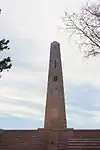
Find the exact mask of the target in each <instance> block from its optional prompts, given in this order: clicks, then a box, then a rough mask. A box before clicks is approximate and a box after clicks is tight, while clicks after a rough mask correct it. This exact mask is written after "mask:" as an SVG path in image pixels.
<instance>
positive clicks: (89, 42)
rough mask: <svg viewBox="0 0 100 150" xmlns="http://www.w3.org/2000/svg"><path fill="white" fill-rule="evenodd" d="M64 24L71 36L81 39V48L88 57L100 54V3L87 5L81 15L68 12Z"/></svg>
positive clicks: (82, 9)
mask: <svg viewBox="0 0 100 150" xmlns="http://www.w3.org/2000/svg"><path fill="white" fill-rule="evenodd" d="M63 22H64V25H65V29H66V31H70V32H71V36H73V35H77V36H79V37H80V42H79V46H80V47H81V48H83V50H84V52H85V55H86V57H89V56H96V55H98V54H100V3H98V4H97V3H96V4H91V5H89V4H87V5H85V6H84V7H82V8H81V11H80V13H79V14H76V13H72V14H68V12H67V11H66V12H65V16H64V17H63Z"/></svg>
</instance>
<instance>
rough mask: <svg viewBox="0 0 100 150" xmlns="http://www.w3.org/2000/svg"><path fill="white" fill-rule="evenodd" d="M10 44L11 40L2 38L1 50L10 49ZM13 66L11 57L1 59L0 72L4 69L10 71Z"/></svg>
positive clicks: (0, 41) (0, 42)
mask: <svg viewBox="0 0 100 150" xmlns="http://www.w3.org/2000/svg"><path fill="white" fill-rule="evenodd" d="M0 13H1V9H0ZM8 44H9V40H5V39H2V40H0V52H2V51H4V50H9V47H8ZM11 67H12V64H11V58H10V57H7V58H4V59H3V60H0V72H2V71H4V70H7V71H8V70H9V69H10V68H11Z"/></svg>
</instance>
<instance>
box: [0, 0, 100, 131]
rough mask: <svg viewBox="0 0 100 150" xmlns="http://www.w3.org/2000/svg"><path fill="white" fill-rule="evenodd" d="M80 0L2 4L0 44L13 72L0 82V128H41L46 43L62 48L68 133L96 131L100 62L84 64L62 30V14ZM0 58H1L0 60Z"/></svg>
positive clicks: (3, 1)
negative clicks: (5, 46)
mask: <svg viewBox="0 0 100 150" xmlns="http://www.w3.org/2000/svg"><path fill="white" fill-rule="evenodd" d="M84 3H85V1H84V0H75V1H73V0H70V2H69V1H67V0H59V1H58V0H21V1H20V0H9V2H8V1H7V0H0V7H1V9H2V14H1V16H0V33H1V38H2V37H4V38H7V39H9V40H10V45H9V46H10V48H11V51H9V52H5V55H9V56H11V58H12V63H13V67H12V69H11V70H10V71H9V72H4V73H3V76H2V78H1V81H0V128H3V129H11V128H12V129H34V128H40V127H43V121H44V120H43V119H44V110H45V102H46V88H47V77H48V63H49V62H48V61H49V49H50V43H51V42H52V41H53V40H57V41H58V42H60V44H61V54H62V65H63V76H64V89H65V101H66V114H67V122H68V127H69V128H93V129H94V128H99V127H100V111H99V110H100V100H99V99H100V69H99V64H100V58H99V57H97V58H96V59H89V60H85V59H84V58H83V53H81V52H80V50H79V49H78V48H77V46H76V43H75V41H74V40H72V41H69V39H68V34H67V33H66V32H65V31H63V30H61V29H60V27H61V26H62V22H61V16H63V15H64V10H65V9H66V8H67V9H68V10H69V11H71V12H72V11H78V10H79V8H80V6H82V5H83V4H84ZM2 56H3V54H1V57H2Z"/></svg>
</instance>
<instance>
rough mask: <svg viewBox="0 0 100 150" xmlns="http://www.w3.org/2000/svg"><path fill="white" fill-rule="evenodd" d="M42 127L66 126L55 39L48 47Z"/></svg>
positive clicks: (60, 70) (59, 61)
mask: <svg viewBox="0 0 100 150" xmlns="http://www.w3.org/2000/svg"><path fill="white" fill-rule="evenodd" d="M44 128H45V129H66V128H67V123H66V111H65V100H64V87H63V75H62V64H61V54H60V44H59V43H58V42H56V41H54V42H52V43H51V48H50V60H49V74H48V87H47V99H46V108H45V123H44Z"/></svg>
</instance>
